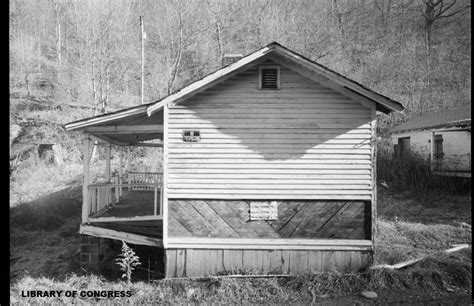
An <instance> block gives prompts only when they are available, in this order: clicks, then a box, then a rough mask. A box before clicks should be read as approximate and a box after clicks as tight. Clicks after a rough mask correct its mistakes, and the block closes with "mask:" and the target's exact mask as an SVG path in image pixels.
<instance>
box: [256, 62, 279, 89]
mask: <svg viewBox="0 0 474 306" xmlns="http://www.w3.org/2000/svg"><path fill="white" fill-rule="evenodd" d="M258 72H259V76H258V77H259V79H258V85H259V86H258V88H259V89H280V67H279V66H260V67H259V70H258Z"/></svg>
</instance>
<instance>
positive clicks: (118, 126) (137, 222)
mask: <svg viewBox="0 0 474 306" xmlns="http://www.w3.org/2000/svg"><path fill="white" fill-rule="evenodd" d="M146 108H147V105H140V106H136V107H132V108H129V109H125V110H121V111H117V112H113V113H109V114H104V115H100V116H96V117H93V118H89V119H84V120H79V121H76V122H72V123H69V124H67V125H65V129H66V130H71V131H74V130H75V131H80V132H82V134H83V165H84V166H83V173H84V183H83V189H82V194H83V205H82V222H81V227H80V230H79V232H80V233H81V234H84V235H91V236H95V237H100V238H108V239H116V240H123V241H126V242H128V243H132V244H140V245H149V246H159V247H162V245H163V243H162V239H163V207H162V203H163V201H162V198H163V192H162V190H163V188H162V186H163V176H162V173H161V170H160V164H161V162H162V157H161V156H160V154H158V155H156V156H154V155H153V154H155V152H154V150H158V151H156V152H158V153H159V150H161V148H163V112H157V113H155V114H154V115H153V116H148V115H147V113H146ZM99 148H100V152H101V155H102V158H101V159H100V160H95V162H93V161H91V159H94V158H93V156H94V152H99ZM104 148H105V152H104ZM132 149H133V150H132ZM150 150H152V151H151V152H148V153H152V155H151V156H152V158H148V157H149V155H147V154H145V153H144V151H150ZM104 153H105V156H104ZM132 153H133V154H132ZM132 155H133V156H132ZM104 157H105V158H104ZM141 158H145V160H141V161H140V162H138V161H139V160H140V159H141ZM147 158H148V159H147ZM104 159H105V165H104V166H102V165H99V164H100V163H103V162H104ZM97 161H99V162H97ZM102 167H104V168H102Z"/></svg>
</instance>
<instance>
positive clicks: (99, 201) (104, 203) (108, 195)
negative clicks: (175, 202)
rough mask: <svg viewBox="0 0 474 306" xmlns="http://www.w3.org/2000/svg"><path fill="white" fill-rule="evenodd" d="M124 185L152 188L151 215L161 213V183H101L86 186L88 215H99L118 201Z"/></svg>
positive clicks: (127, 186)
mask: <svg viewBox="0 0 474 306" xmlns="http://www.w3.org/2000/svg"><path fill="white" fill-rule="evenodd" d="M124 187H125V188H129V189H133V188H141V189H136V190H153V193H154V195H153V215H154V216H162V215H163V206H162V204H161V201H160V198H161V195H162V186H161V185H155V184H113V183H102V184H91V185H89V186H88V191H89V198H88V204H89V217H99V216H100V215H101V214H102V212H105V211H106V210H107V209H109V208H111V207H113V206H114V205H116V204H117V203H119V201H120V192H121V191H120V190H121V189H122V188H124ZM145 188H146V189H145ZM158 193H159V194H158Z"/></svg>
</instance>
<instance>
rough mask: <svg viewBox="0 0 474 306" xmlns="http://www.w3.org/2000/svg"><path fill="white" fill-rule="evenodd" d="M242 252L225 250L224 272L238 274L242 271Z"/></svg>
mask: <svg viewBox="0 0 474 306" xmlns="http://www.w3.org/2000/svg"><path fill="white" fill-rule="evenodd" d="M242 259H243V257H242V251H241V250H223V266H224V270H225V271H226V272H229V273H233V274H235V273H238V272H239V270H241V269H242V266H243V261H242Z"/></svg>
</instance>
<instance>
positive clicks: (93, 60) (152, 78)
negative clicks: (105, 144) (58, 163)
mask: <svg viewBox="0 0 474 306" xmlns="http://www.w3.org/2000/svg"><path fill="white" fill-rule="evenodd" d="M140 16H141V17H140ZM9 18H10V21H9V23H10V93H11V96H10V125H11V127H12V128H11V130H12V135H11V136H13V137H11V144H12V151H11V158H12V159H13V160H15V161H16V163H17V164H18V163H21V162H22V161H24V160H25V159H27V154H26V155H25V152H28V149H32V148H33V147H34V146H35V145H37V144H39V143H58V142H60V143H61V144H62V145H63V147H64V149H65V151H66V157H67V160H66V161H67V162H68V161H70V162H78V161H79V159H80V152H79V147H80V146H77V142H76V140H75V139H74V135H73V134H69V133H65V132H64V131H63V130H62V129H61V126H60V125H61V124H64V123H67V122H69V121H72V120H76V119H80V118H84V117H89V116H93V115H97V114H100V113H104V112H110V111H113V110H115V109H119V108H122V107H129V106H134V105H139V104H140V103H141V79H142V71H141V65H142V62H141V57H142V40H141V37H142V34H141V33H142V29H143V31H144V33H145V36H146V39H145V40H144V47H145V48H144V56H145V62H144V66H145V72H144V103H149V102H153V101H156V100H158V99H159V98H161V97H163V96H165V95H167V94H169V93H171V92H173V91H176V90H178V89H179V88H180V87H182V86H183V85H185V84H188V83H190V82H192V81H194V80H196V79H199V78H200V77H202V76H204V75H206V74H208V73H210V72H212V71H214V70H216V69H218V68H219V67H220V65H221V58H222V56H223V54H225V53H242V54H243V55H245V54H248V53H251V52H253V51H255V50H256V49H258V48H261V47H262V46H264V45H266V44H268V43H270V42H272V41H277V42H279V43H280V44H282V45H284V46H286V47H288V48H290V49H292V50H294V51H296V52H298V53H301V54H302V55H305V56H306V57H308V58H310V59H312V60H315V61H317V62H318V63H320V64H322V65H325V66H327V67H329V68H330V69H333V70H335V71H336V72H339V73H341V74H343V75H344V76H347V77H349V78H352V79H354V80H356V81H358V82H360V83H362V84H363V85H365V86H367V87H369V88H371V89H373V90H375V91H378V92H380V93H382V94H384V95H387V96H389V97H391V98H392V99H395V100H397V101H399V102H401V103H402V104H403V105H404V106H405V108H406V111H404V112H403V113H401V114H394V115H390V116H386V115H380V116H381V117H380V119H381V120H380V121H379V122H380V123H379V134H380V135H382V136H385V135H386V134H387V132H388V131H389V128H390V127H391V126H393V125H394V124H396V123H399V122H400V121H401V120H404V119H405V118H406V117H409V116H412V115H414V114H418V113H420V112H424V111H428V110H431V109H437V108H445V107H454V106H459V105H465V104H469V103H470V101H471V96H470V85H471V70H470V64H471V35H470V34H471V30H470V29H471V15H470V1H468V0H457V1H456V0H320V1H312V0H304V1H281V0H278V1H277V0H260V1H223V0H201V1H175V0H167V1H152V0H128V1H119V0H114V1H111V0H101V1H99V0H97V1H93V0H88V1H74V0H36V1H31V0H28V1H26V0H10V14H9ZM20 155H21V156H22V157H20ZM25 156H26V157H25Z"/></svg>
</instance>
